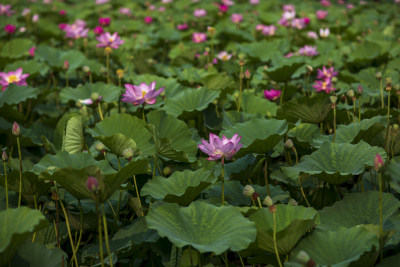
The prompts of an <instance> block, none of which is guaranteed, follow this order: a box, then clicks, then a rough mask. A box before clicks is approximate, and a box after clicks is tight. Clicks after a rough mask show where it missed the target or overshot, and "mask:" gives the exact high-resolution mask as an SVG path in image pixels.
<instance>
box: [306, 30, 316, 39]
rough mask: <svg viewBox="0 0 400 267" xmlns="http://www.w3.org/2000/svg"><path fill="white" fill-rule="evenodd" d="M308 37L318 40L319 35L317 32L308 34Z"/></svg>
mask: <svg viewBox="0 0 400 267" xmlns="http://www.w3.org/2000/svg"><path fill="white" fill-rule="evenodd" d="M307 36H308V37H309V38H312V39H318V34H317V33H316V32H311V31H310V32H307Z"/></svg>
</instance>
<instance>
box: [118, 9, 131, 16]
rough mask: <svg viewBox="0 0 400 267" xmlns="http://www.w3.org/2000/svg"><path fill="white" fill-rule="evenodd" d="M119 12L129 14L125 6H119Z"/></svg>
mask: <svg viewBox="0 0 400 267" xmlns="http://www.w3.org/2000/svg"><path fill="white" fill-rule="evenodd" d="M119 13H120V14H122V15H127V16H129V15H130V14H131V10H130V9H129V8H127V7H121V8H120V9H119Z"/></svg>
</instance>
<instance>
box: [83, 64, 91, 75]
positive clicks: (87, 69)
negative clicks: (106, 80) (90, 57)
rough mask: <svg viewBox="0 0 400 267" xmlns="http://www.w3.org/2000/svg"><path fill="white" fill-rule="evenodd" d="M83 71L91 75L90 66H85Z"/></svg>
mask: <svg viewBox="0 0 400 267" xmlns="http://www.w3.org/2000/svg"><path fill="white" fill-rule="evenodd" d="M82 70H83V72H84V73H87V74H89V72H90V68H89V66H83V68H82Z"/></svg>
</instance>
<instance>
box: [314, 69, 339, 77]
mask: <svg viewBox="0 0 400 267" xmlns="http://www.w3.org/2000/svg"><path fill="white" fill-rule="evenodd" d="M337 75H338V72H337V71H335V70H334V68H333V67H330V68H325V66H322V70H321V69H317V79H322V80H327V79H329V80H330V79H332V77H335V76H337Z"/></svg>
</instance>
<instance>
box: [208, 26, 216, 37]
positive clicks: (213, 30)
mask: <svg viewBox="0 0 400 267" xmlns="http://www.w3.org/2000/svg"><path fill="white" fill-rule="evenodd" d="M207 32H208V33H209V34H210V35H214V34H215V28H214V27H210V26H208V27H207Z"/></svg>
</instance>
